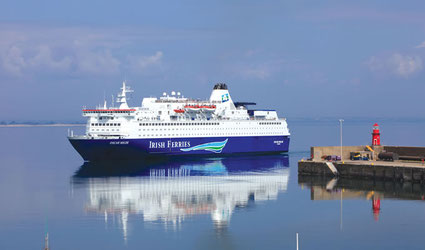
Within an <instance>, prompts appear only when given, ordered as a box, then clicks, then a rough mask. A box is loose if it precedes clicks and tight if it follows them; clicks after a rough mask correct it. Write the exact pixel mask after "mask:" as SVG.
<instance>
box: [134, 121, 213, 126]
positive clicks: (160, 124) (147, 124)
mask: <svg viewBox="0 0 425 250" xmlns="http://www.w3.org/2000/svg"><path fill="white" fill-rule="evenodd" d="M204 125H220V123H219V122H178V123H174V122H172V123H168V122H166V123H139V126H204Z"/></svg>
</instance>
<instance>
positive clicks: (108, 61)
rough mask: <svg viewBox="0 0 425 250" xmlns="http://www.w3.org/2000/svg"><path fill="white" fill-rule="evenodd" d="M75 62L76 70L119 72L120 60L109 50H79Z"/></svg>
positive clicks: (94, 72) (85, 71)
mask: <svg viewBox="0 0 425 250" xmlns="http://www.w3.org/2000/svg"><path fill="white" fill-rule="evenodd" d="M75 64H76V66H77V71H78V72H84V73H89V74H106V75H111V74H115V73H118V72H119V66H120V64H121V62H120V61H119V60H118V59H117V58H115V57H114V56H113V55H112V54H111V52H110V51H109V50H103V51H100V52H93V51H84V52H79V53H78V55H77V57H76V61H75Z"/></svg>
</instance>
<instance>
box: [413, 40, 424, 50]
mask: <svg viewBox="0 0 425 250" xmlns="http://www.w3.org/2000/svg"><path fill="white" fill-rule="evenodd" d="M415 48H416V49H421V48H425V41H423V42H422V43H421V44H419V45H418V46H416V47H415Z"/></svg>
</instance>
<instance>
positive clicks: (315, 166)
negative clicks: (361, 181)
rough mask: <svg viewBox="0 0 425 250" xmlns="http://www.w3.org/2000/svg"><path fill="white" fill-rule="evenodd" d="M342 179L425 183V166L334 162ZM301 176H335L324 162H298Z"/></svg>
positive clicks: (369, 162)
mask: <svg viewBox="0 0 425 250" xmlns="http://www.w3.org/2000/svg"><path fill="white" fill-rule="evenodd" d="M333 164H334V166H335V168H336V169H337V170H338V175H339V176H340V177H344V178H345V177H346V178H353V177H354V178H366V179H382V180H400V181H410V182H424V181H425V166H421V165H417V166H405V165H402V164H398V163H395V162H394V163H380V162H375V161H365V162H364V163H362V162H345V163H342V162H333ZM298 174H299V175H313V176H314V175H317V176H320V175H322V176H335V175H334V174H333V173H332V171H331V170H330V169H329V167H328V166H327V165H326V162H324V161H300V162H298Z"/></svg>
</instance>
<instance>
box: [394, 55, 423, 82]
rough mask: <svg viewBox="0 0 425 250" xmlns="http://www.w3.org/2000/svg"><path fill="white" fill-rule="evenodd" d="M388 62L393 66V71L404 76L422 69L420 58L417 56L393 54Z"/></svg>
mask: <svg viewBox="0 0 425 250" xmlns="http://www.w3.org/2000/svg"><path fill="white" fill-rule="evenodd" d="M390 63H391V64H392V66H393V67H394V70H395V73H397V74H398V75H401V76H405V77H407V76H409V75H411V74H413V73H415V72H418V71H420V70H422V59H421V58H420V57H419V56H404V55H401V54H394V55H393V56H392V57H391V60H390Z"/></svg>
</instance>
